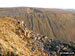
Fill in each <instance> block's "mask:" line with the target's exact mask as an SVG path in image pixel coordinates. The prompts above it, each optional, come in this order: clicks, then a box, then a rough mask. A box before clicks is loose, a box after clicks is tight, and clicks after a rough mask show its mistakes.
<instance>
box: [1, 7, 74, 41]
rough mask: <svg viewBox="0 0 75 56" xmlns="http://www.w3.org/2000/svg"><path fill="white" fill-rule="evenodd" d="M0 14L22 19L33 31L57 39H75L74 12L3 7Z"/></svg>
mask: <svg viewBox="0 0 75 56" xmlns="http://www.w3.org/2000/svg"><path fill="white" fill-rule="evenodd" d="M0 16H8V17H12V18H15V19H17V20H19V21H22V20H24V21H25V24H26V25H27V27H28V28H29V29H31V30H33V31H34V32H37V33H40V34H42V35H47V36H48V37H49V38H52V39H58V40H69V41H75V12H71V11H69V10H61V9H42V8H5V9H0Z"/></svg>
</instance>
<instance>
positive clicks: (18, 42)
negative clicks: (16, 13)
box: [0, 17, 44, 56]
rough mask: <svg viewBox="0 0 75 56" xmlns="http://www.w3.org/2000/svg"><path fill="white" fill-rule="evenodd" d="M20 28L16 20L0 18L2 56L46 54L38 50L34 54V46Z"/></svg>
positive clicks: (0, 48) (0, 53)
mask: <svg viewBox="0 0 75 56" xmlns="http://www.w3.org/2000/svg"><path fill="white" fill-rule="evenodd" d="M18 27H19V28H20V25H18V23H17V21H16V20H14V19H11V18H7V17H4V18H0V55H5V56H7V55H9V56H12V55H16V56H30V55H32V56H33V55H34V56H35V55H39V56H41V54H42V53H44V52H41V51H40V50H38V49H36V50H35V51H34V52H33V51H32V50H31V48H32V47H33V46H34V45H33V46H32V45H31V44H30V42H29V38H28V36H25V35H24V33H23V32H22V28H21V29H18ZM26 31H27V30H26ZM23 36H24V37H23Z"/></svg>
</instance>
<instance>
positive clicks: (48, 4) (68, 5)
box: [0, 0, 75, 9]
mask: <svg viewBox="0 0 75 56" xmlns="http://www.w3.org/2000/svg"><path fill="white" fill-rule="evenodd" d="M0 7H1V8H2V7H41V8H63V9H75V0H0Z"/></svg>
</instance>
